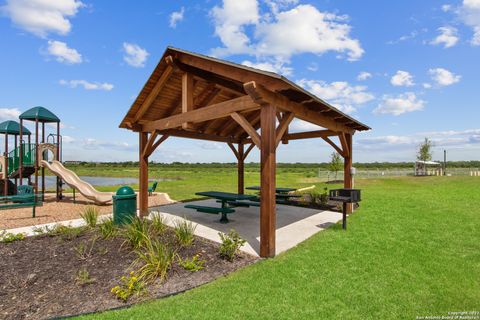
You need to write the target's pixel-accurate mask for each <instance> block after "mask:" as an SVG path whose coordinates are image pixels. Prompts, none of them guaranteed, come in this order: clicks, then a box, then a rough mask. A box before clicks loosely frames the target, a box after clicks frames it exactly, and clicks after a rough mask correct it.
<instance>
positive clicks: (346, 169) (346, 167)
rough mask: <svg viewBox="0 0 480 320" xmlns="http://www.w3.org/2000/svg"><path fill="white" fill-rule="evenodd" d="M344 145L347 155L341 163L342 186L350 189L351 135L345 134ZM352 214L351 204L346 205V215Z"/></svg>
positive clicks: (351, 183)
mask: <svg viewBox="0 0 480 320" xmlns="http://www.w3.org/2000/svg"><path fill="white" fill-rule="evenodd" d="M345 144H346V146H347V147H348V150H350V152H348V154H345V156H344V162H343V185H344V188H345V189H350V188H352V187H353V180H352V174H351V172H350V170H351V169H352V163H353V161H352V135H351V134H345ZM352 212H353V204H347V213H352Z"/></svg>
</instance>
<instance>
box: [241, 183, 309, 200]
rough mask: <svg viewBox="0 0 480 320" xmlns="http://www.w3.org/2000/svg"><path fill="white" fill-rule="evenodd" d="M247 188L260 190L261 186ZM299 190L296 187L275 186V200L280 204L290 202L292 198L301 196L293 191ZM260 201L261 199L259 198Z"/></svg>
mask: <svg viewBox="0 0 480 320" xmlns="http://www.w3.org/2000/svg"><path fill="white" fill-rule="evenodd" d="M245 189H247V190H255V191H260V189H261V188H260V187H259V186H252V187H246V188H245ZM294 191H297V189H296V188H275V202H276V203H278V204H289V203H290V201H289V199H290V198H300V197H302V196H301V195H300V194H294V193H292V192H294ZM258 201H260V200H259V199H258Z"/></svg>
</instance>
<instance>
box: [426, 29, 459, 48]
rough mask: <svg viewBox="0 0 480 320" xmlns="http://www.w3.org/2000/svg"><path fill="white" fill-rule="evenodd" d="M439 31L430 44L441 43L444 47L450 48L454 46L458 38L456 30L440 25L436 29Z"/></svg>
mask: <svg viewBox="0 0 480 320" xmlns="http://www.w3.org/2000/svg"><path fill="white" fill-rule="evenodd" d="M437 30H438V32H439V33H440V34H439V35H438V36H437V37H436V38H435V39H433V40H432V41H431V42H430V44H433V45H443V47H444V48H451V47H453V46H455V45H456V44H457V42H458V40H459V38H458V35H457V34H458V31H457V29H456V28H454V27H449V26H447V27H440V28H438V29H437Z"/></svg>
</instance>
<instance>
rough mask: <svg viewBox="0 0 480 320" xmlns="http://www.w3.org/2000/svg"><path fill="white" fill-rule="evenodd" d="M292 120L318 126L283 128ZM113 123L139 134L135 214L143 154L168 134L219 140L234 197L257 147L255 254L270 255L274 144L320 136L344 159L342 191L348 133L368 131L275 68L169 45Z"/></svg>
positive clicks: (144, 203) (142, 193)
mask: <svg viewBox="0 0 480 320" xmlns="http://www.w3.org/2000/svg"><path fill="white" fill-rule="evenodd" d="M294 118H298V119H301V120H304V121H307V122H310V123H313V124H316V125H318V126H321V127H322V128H325V129H323V130H316V131H310V132H300V133H290V132H289V131H288V127H289V124H290V123H291V121H292V120H293V119H294ZM277 123H278V125H277ZM120 128H126V129H129V130H132V131H134V132H138V133H139V142H140V143H139V149H140V150H139V156H140V159H139V162H140V183H139V184H140V190H139V203H140V204H139V211H140V214H141V215H146V214H148V191H147V189H148V158H149V156H150V155H151V154H152V153H153V152H154V150H155V149H156V148H157V147H158V146H159V145H160V144H161V143H162V142H163V141H165V140H166V139H167V138H168V137H182V138H191V139H201V140H209V141H217V142H224V143H226V144H227V145H228V146H229V147H230V149H232V151H233V153H234V154H235V156H236V158H237V159H238V193H240V194H243V192H244V161H245V158H246V157H247V156H248V153H249V152H250V151H251V150H252V149H253V148H254V147H257V148H258V149H260V154H261V156H260V159H261V160H260V161H261V181H260V186H261V192H260V203H261V205H260V255H261V256H262V257H271V256H274V255H275V230H276V225H275V224H276V219H275V215H276V212H275V168H276V160H275V154H276V149H277V146H278V145H279V143H283V144H288V142H289V141H290V140H298V139H309V138H321V139H323V140H324V141H326V142H327V143H328V144H330V145H331V146H332V147H333V148H334V149H335V150H336V151H337V152H338V153H339V154H340V155H341V156H342V157H343V158H344V172H345V173H344V181H345V188H350V187H351V186H352V177H351V173H350V169H351V167H352V153H353V150H352V136H353V134H354V133H355V132H356V131H365V130H369V129H370V128H369V127H368V126H366V125H364V124H362V123H361V122H359V121H357V120H355V119H353V118H351V117H349V116H348V115H346V114H344V113H342V112H340V111H339V110H338V109H336V108H334V107H333V106H331V105H330V104H328V103H326V102H325V101H323V100H321V99H319V98H318V97H316V96H314V95H313V94H311V93H309V92H308V91H306V90H304V89H302V88H301V87H299V86H298V85H296V84H294V83H293V82H291V81H289V80H288V79H286V78H285V77H282V76H280V75H278V74H276V73H272V72H266V71H261V70H257V69H254V68H250V67H246V66H243V65H239V64H235V63H231V62H228V61H224V60H219V59H216V58H212V57H208V56H204V55H200V54H196V53H192V52H188V51H185V50H181V49H176V48H172V47H168V48H167V49H166V51H165V53H164V54H163V56H162V58H161V60H160V62H159V63H158V65H157V67H156V68H155V70H154V71H153V73H152V75H151V76H150V78H149V79H148V80H147V82H146V83H145V85H144V87H143V89H142V90H141V92H140V94H139V95H138V97H137V98H136V100H135V102H134V103H133V105H132V106H131V108H130V110H129V111H128V112H127V114H126V116H125V118H124V119H123V121H122V122H121V124H120ZM259 129H260V130H259ZM333 137H337V138H338V141H339V143H335V142H334V140H332V138H333Z"/></svg>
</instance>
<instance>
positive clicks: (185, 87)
mask: <svg viewBox="0 0 480 320" xmlns="http://www.w3.org/2000/svg"><path fill="white" fill-rule="evenodd" d="M192 110H193V76H192V75H191V74H190V73H184V74H183V76H182V113H187V112H189V111H192ZM191 127H192V125H191V124H190V123H188V122H186V123H182V128H183V129H186V130H187V129H189V128H191Z"/></svg>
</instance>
